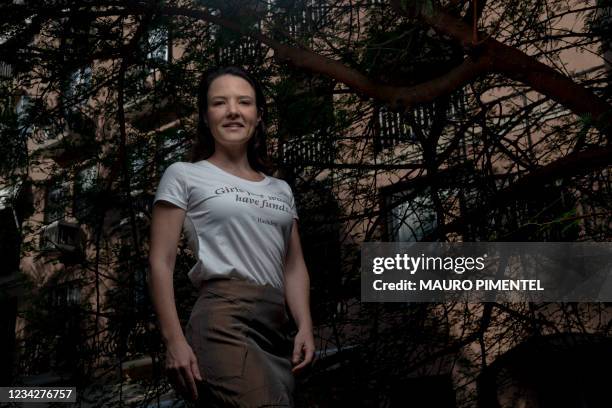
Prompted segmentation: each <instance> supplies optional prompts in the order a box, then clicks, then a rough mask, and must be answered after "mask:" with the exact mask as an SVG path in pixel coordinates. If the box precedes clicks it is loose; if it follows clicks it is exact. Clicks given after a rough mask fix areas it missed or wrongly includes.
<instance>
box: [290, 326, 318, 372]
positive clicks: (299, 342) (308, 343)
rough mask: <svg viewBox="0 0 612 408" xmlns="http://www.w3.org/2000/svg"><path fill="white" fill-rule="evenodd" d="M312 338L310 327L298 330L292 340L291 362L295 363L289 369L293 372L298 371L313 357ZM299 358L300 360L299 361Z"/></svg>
mask: <svg viewBox="0 0 612 408" xmlns="http://www.w3.org/2000/svg"><path fill="white" fill-rule="evenodd" d="M314 350H315V347H314V338H313V336H312V329H311V328H303V329H300V330H298V332H297V334H296V335H295V340H294V341H293V357H292V362H293V364H294V365H295V364H297V365H295V367H293V369H292V370H291V371H292V372H293V373H298V372H300V371H301V370H302V369H303V368H304V367H306V366H307V365H308V364H310V363H311V362H312V359H313V357H314ZM300 360H301V361H300Z"/></svg>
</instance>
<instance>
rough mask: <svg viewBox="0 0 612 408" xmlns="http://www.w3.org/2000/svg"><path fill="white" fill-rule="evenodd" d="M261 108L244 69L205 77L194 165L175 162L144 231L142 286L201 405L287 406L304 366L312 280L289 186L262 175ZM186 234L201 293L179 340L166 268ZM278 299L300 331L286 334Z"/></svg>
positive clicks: (171, 368)
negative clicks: (147, 244)
mask: <svg viewBox="0 0 612 408" xmlns="http://www.w3.org/2000/svg"><path fill="white" fill-rule="evenodd" d="M265 107H266V104H265V99H264V96H263V93H262V91H261V87H260V86H259V84H258V83H257V82H256V81H255V80H254V79H253V78H252V77H251V76H250V75H249V74H247V73H246V72H245V71H243V70H242V69H240V68H236V67H227V68H220V69H216V70H214V71H211V72H209V73H208V74H206V75H205V76H204V77H203V79H202V81H201V84H200V87H199V93H198V108H199V132H198V133H199V135H198V138H199V140H198V145H197V149H196V154H198V155H199V157H197V158H196V159H197V161H195V162H192V163H185V162H177V163H173V164H172V165H170V166H169V167H168V169H167V170H166V171H165V172H164V175H163V176H162V179H161V181H160V184H159V187H158V190H157V193H156V196H155V205H154V208H153V219H152V223H151V249H150V255H149V263H150V276H149V286H150V291H151V297H152V301H153V304H154V306H155V310H156V313H157V315H158V318H159V323H160V329H161V334H162V337H163V340H164V342H165V344H166V349H167V351H166V370H167V372H168V375H169V377H170V379H171V380H172V381H173V383H174V384H175V386H176V387H177V388H178V390H179V391H180V392H181V393H183V394H187V395H190V396H191V397H192V398H193V399H194V400H197V401H198V402H199V403H200V404H202V405H205V406H207V407H213V406H221V407H227V406H238V407H260V406H293V398H292V391H293V387H294V381H293V374H294V373H296V372H298V371H300V370H301V369H303V368H304V367H306V366H307V365H308V364H310V362H311V361H312V358H313V354H314V340H313V335H312V321H311V316H310V306H309V294H308V290H309V277H308V272H307V270H306V266H305V263H304V259H303V256H302V250H301V245H300V239H299V235H298V227H297V221H296V220H297V218H298V216H297V213H296V211H295V205H294V201H293V195H292V193H291V189H290V187H289V185H288V184H287V183H285V182H284V181H282V180H279V179H277V178H274V177H271V176H268V175H266V174H264V171H265V170H266V168H265V163H266V144H265V127H264V124H265V113H266V108H265ZM182 228H184V231H185V234H186V236H187V238H188V241H189V243H190V246H191V248H192V249H193V250H194V253H195V254H196V255H197V263H196V265H195V266H194V267H193V268H192V269H191V271H190V272H189V278H190V279H191V281H192V282H193V284H194V285H195V286H196V287H197V288H198V289H199V291H200V292H199V297H198V300H197V302H196V304H195V305H194V308H193V310H192V313H191V316H190V319H189V323H188V325H187V327H186V330H185V334H183V331H182V330H181V327H180V323H179V319H178V316H177V311H176V306H175V301H174V289H173V280H172V275H173V270H174V264H175V257H176V248H177V244H178V241H179V237H180V233H181V229H182ZM285 301H286V304H287V305H288V307H289V310H290V312H291V315H292V316H293V319H294V321H295V323H296V325H297V328H298V331H297V334H296V336H295V338H294V339H293V342H291V339H290V338H289V337H288V336H287V335H286V332H287V330H286V329H287V323H288V316H287V313H286V311H285V310H286V309H285Z"/></svg>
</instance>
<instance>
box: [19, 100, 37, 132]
mask: <svg viewBox="0 0 612 408" xmlns="http://www.w3.org/2000/svg"><path fill="white" fill-rule="evenodd" d="M31 107H32V102H31V100H30V97H29V96H27V95H23V96H22V97H21V98H20V99H19V102H17V106H15V113H16V114H17V125H18V126H19V129H20V130H21V131H22V132H24V133H25V134H30V133H32V130H33V129H34V127H33V126H32V120H31V119H30V116H29V115H30V113H29V112H28V111H29V110H30V109H31Z"/></svg>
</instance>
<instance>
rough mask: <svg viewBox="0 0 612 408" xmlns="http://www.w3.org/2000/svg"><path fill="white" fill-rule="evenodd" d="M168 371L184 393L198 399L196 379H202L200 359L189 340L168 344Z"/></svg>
mask: <svg viewBox="0 0 612 408" xmlns="http://www.w3.org/2000/svg"><path fill="white" fill-rule="evenodd" d="M166 373H167V375H168V377H169V378H170V381H171V382H172V383H173V384H174V385H175V387H176V388H177V389H178V391H179V393H181V394H182V395H188V396H191V398H193V400H194V401H195V400H197V399H198V389H197V386H196V383H195V382H196V380H197V381H202V376H201V375H200V369H199V368H198V359H197V358H196V356H195V354H194V353H193V350H192V349H191V346H190V345H189V343H187V340H185V339H184V338H183V339H180V340H176V341H173V342H168V344H167V345H166Z"/></svg>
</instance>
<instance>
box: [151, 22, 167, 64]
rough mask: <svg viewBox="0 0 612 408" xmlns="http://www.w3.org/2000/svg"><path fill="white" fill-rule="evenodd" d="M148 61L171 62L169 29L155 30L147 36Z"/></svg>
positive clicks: (160, 28)
mask: <svg viewBox="0 0 612 408" xmlns="http://www.w3.org/2000/svg"><path fill="white" fill-rule="evenodd" d="M147 50H148V51H147V59H148V60H153V61H169V60H170V47H169V37H168V29H167V28H165V27H159V28H155V29H153V30H151V31H149V35H148V36H147Z"/></svg>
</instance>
